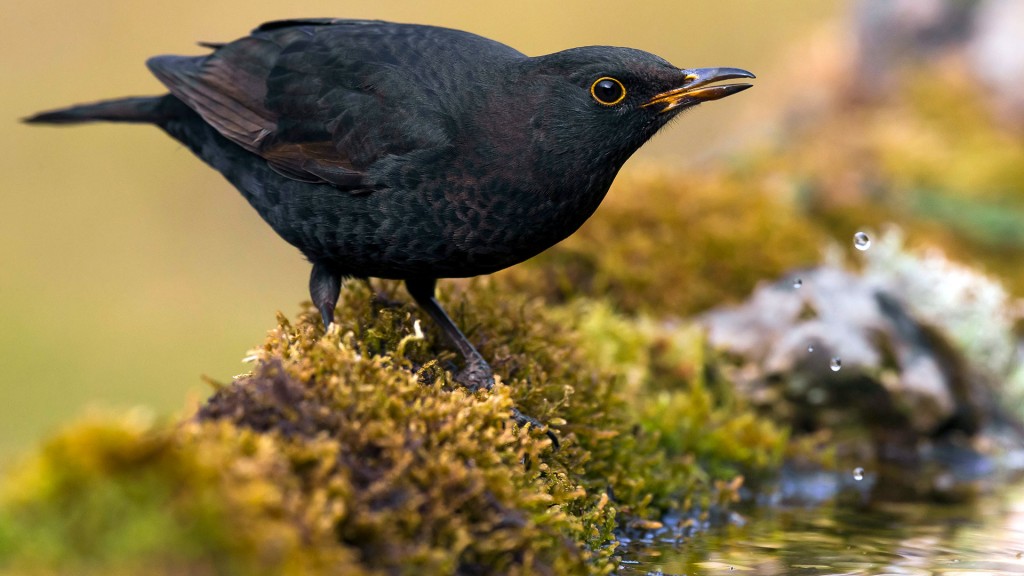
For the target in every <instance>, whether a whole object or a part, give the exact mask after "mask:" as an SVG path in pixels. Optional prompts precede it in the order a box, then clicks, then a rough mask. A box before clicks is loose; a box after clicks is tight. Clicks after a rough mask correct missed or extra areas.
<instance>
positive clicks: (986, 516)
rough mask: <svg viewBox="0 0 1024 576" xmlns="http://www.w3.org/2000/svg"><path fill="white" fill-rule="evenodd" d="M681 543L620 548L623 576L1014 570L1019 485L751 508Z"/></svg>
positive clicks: (1019, 534) (918, 575)
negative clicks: (945, 496)
mask: <svg viewBox="0 0 1024 576" xmlns="http://www.w3.org/2000/svg"><path fill="white" fill-rule="evenodd" d="M746 519H747V522H746V524H745V525H743V526H726V527H722V528H717V529H713V530H711V531H709V532H706V533H703V534H700V535H697V536H695V537H691V538H689V539H688V540H685V541H684V542H683V543H682V544H678V545H673V544H668V543H648V544H637V543H632V544H628V545H626V546H624V547H623V552H624V556H623V557H624V558H626V559H627V560H630V561H632V562H636V563H635V564H625V565H623V566H622V567H621V569H620V570H619V572H618V573H619V574H621V575H623V576H638V575H646V574H651V573H658V572H657V571H659V570H660V571H661V572H662V573H664V574H665V575H676V574H686V575H688V576H717V575H724V574H730V575H733V576H735V575H740V574H741V575H744V576H747V575H749V576H760V575H773V576H774V575H779V576H782V575H799V576H805V575H806V576H811V575H814V576H817V575H840V574H841V575H849V576H861V575H863V576H882V575H889V574H900V575H905V576H928V575H943V576H965V575H968V574H972V575H997V574H998V575H1010V574H1024V484H1018V485H1015V486H1010V487H1004V490H1003V491H1002V493H1001V494H992V495H987V496H983V497H981V498H979V499H978V500H977V501H975V502H974V503H973V504H970V505H955V506H954V505H940V504H923V503H878V504H873V505H868V506H864V507H853V506H837V505H831V506H825V507H821V508H789V509H779V508H771V509H767V508H766V509H760V510H755V511H753V512H751V513H748V514H746Z"/></svg>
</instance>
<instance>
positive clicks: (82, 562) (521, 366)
mask: <svg viewBox="0 0 1024 576" xmlns="http://www.w3.org/2000/svg"><path fill="white" fill-rule="evenodd" d="M383 288H384V290H385V291H386V293H384V294H377V295H373V294H372V293H371V291H370V290H369V289H368V287H367V285H365V284H361V283H355V284H354V285H353V286H352V287H351V288H350V289H349V290H348V291H347V292H346V298H345V304H344V305H343V306H342V308H340V309H339V311H338V318H339V325H340V326H342V327H346V328H347V329H346V330H345V331H344V332H334V331H332V332H331V333H328V334H324V333H323V330H322V328H321V327H320V326H319V322H318V321H317V318H316V314H315V313H314V312H313V311H312V310H311V309H307V310H306V311H304V312H303V313H302V314H301V315H300V317H299V319H298V321H296V322H290V321H288V320H287V319H285V318H283V317H282V318H279V325H278V327H277V328H275V329H274V330H272V331H271V332H270V334H269V336H268V338H267V340H266V342H265V344H264V345H263V346H262V347H261V348H260V349H258V350H256V351H254V352H253V354H252V356H253V359H254V362H255V368H254V370H253V371H252V373H250V374H249V375H246V376H242V377H239V378H238V379H236V381H235V382H233V383H231V384H229V385H225V386H222V387H221V388H220V389H219V390H218V391H217V392H216V393H215V394H214V396H213V397H212V398H211V399H210V400H209V401H208V402H207V403H206V404H205V405H204V406H203V407H202V408H200V410H199V411H198V413H197V414H196V415H195V416H194V417H190V418H187V419H185V420H184V421H182V422H178V423H166V424H159V425H154V424H144V423H137V422H132V421H124V420H118V419H105V420H99V421H92V422H86V423H83V424H79V425H77V426H75V427H72V428H70V429H69V430H67V431H66V432H65V433H63V434H61V435H60V436H58V437H57V438H56V439H54V440H52V441H51V442H50V443H49V444H48V445H47V446H46V447H45V448H44V449H43V450H42V451H41V452H40V453H39V454H38V455H36V456H35V457H34V458H33V459H32V460H31V461H30V462H29V463H28V464H26V465H25V466H23V467H21V468H20V471H19V472H17V473H16V474H15V475H14V476H13V477H12V480H11V482H10V484H9V487H8V490H7V492H6V495H5V500H4V503H3V507H2V512H0V573H2V572H3V570H6V571H7V573H19V574H54V573H68V572H69V571H70V572H74V573H101V572H102V573H104V574H122V573H123V574H128V573H137V572H138V571H140V570H142V569H143V568H145V571H146V572H147V573H155V574H178V573H189V574H204V573H218V574H223V573H229V574H230V573H234V574H261V573H266V574H280V573H286V574H288V573H295V574H307V573H344V574H363V573H366V574H373V573H410V574H413V573H415V574H424V573H429V574H434V573H438V574H441V573H460V574H584V573H606V572H608V571H610V570H611V569H613V567H614V564H615V559H614V557H613V552H614V545H613V542H614V533H615V531H616V529H617V528H618V529H624V530H630V529H637V530H649V529H653V528H657V527H658V526H659V523H658V520H659V519H660V518H661V517H662V515H663V514H664V513H665V512H668V511H670V510H671V511H675V512H680V511H681V512H683V514H682V516H680V517H682V518H686V519H688V520H689V521H690V522H692V521H693V520H695V519H699V517H700V515H701V514H702V513H706V511H707V510H709V509H710V507H711V506H712V505H713V504H715V503H716V502H719V501H721V502H727V501H729V500H731V499H732V498H733V497H734V496H735V490H736V489H737V488H738V486H739V482H738V481H736V478H737V475H738V474H741V473H742V474H746V475H748V476H750V477H755V478H756V477H758V476H763V475H765V474H767V473H769V472H770V471H771V470H772V469H774V468H775V467H777V466H778V463H779V460H780V457H781V451H782V447H783V444H784V442H785V439H786V435H785V434H784V433H783V432H782V431H781V430H779V429H778V428H776V427H774V426H772V425H771V424H768V423H767V422H765V421H763V420H759V419H757V418H755V417H754V416H753V415H752V414H750V413H749V412H748V411H747V409H746V408H745V406H744V405H743V403H742V402H740V401H738V400H736V399H727V400H724V401H720V400H715V396H714V395H713V394H712V388H714V387H716V386H717V384H716V383H715V382H714V381H711V380H708V379H706V378H705V373H708V370H707V366H706V364H707V358H706V357H705V354H706V350H705V346H704V343H703V337H702V334H701V333H700V332H699V331H697V330H693V329H672V330H669V329H668V328H666V327H664V326H660V325H658V324H657V323H655V322H653V321H649V320H642V319H629V318H626V317H622V316H618V315H616V314H614V313H613V312H612V311H611V309H610V308H608V307H607V306H604V305H599V304H594V303H577V304H576V305H573V306H566V307H561V308H547V307H544V306H542V305H541V304H540V303H539V302H534V301H530V300H527V299H526V298H524V297H521V296H513V295H509V294H508V293H506V292H502V291H501V289H500V287H498V286H497V285H496V284H492V283H487V282H482V281H478V282H474V283H473V284H472V285H471V286H470V289H468V290H465V291H462V290H456V291H453V292H452V293H450V294H446V295H444V296H445V297H443V298H442V299H443V300H445V301H446V305H447V307H448V308H449V309H450V310H452V311H453V314H454V316H455V317H456V321H457V322H458V323H459V324H460V325H462V326H465V327H467V328H468V331H469V334H470V338H471V339H473V340H474V341H475V342H478V343H481V351H482V352H483V353H484V355H485V356H486V357H487V358H489V359H490V360H491V362H492V364H493V366H494V367H495V369H496V371H497V372H498V373H499V374H500V375H502V376H503V377H504V381H503V382H501V383H499V384H498V385H497V386H495V388H494V389H493V390H492V391H490V392H478V393H475V394H470V393H467V392H466V391H465V390H464V389H462V388H460V387H458V386H456V385H453V384H452V382H451V380H450V375H449V374H450V371H449V370H446V369H450V368H452V367H453V366H452V360H453V357H452V355H451V353H449V352H446V351H445V349H444V348H443V347H442V346H439V345H438V342H439V339H440V335H439V334H435V333H433V332H432V331H428V332H427V333H426V334H423V333H422V332H421V331H420V327H419V324H418V318H420V317H421V316H422V313H421V312H420V311H419V310H418V309H417V308H415V307H414V306H413V305H411V304H410V303H409V302H408V301H407V300H406V299H405V298H404V297H401V298H399V296H398V290H397V288H396V285H392V284H384V285H383ZM725 398H727V396H725ZM513 405H515V406H517V407H518V408H520V409H521V410H522V411H523V412H525V413H527V414H530V415H532V416H534V417H536V418H538V419H539V420H541V421H544V422H548V423H549V424H550V425H551V429H552V431H553V432H554V433H555V434H556V435H557V437H558V438H559V440H560V443H561V448H560V449H558V450H554V449H553V447H552V443H551V440H550V439H549V438H548V437H547V436H546V435H545V434H543V433H542V432H541V431H538V430H532V429H529V428H526V429H521V428H519V427H517V426H515V425H513V424H512V422H511V421H510V420H509V411H510V409H511V407H512V406H513ZM716 485H717V488H716Z"/></svg>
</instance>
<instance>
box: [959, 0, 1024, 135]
mask: <svg viewBox="0 0 1024 576" xmlns="http://www.w3.org/2000/svg"><path fill="white" fill-rule="evenodd" d="M967 51H968V57H969V62H970V65H971V70H972V72H974V74H975V75H976V76H977V77H978V79H979V80H981V82H982V83H984V85H985V87H986V88H987V89H988V91H989V94H990V95H991V97H992V99H993V104H994V106H995V107H996V111H997V112H998V113H999V114H1000V116H1002V117H1006V118H1007V119H1009V120H1011V121H1013V122H1015V123H1016V124H1017V127H1018V128H1024V2H1020V1H1019V0H987V1H985V2H982V3H981V6H980V7H979V8H978V11H977V15H976V17H975V22H974V30H973V34H972V37H971V39H970V42H969V44H968V46H967Z"/></svg>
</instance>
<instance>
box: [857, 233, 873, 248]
mask: <svg viewBox="0 0 1024 576" xmlns="http://www.w3.org/2000/svg"><path fill="white" fill-rule="evenodd" d="M853 245H854V247H855V248H857V250H861V251H863V250H867V249H868V248H871V238H869V237H868V235H867V234H865V233H863V232H857V233H856V234H854V235H853Z"/></svg>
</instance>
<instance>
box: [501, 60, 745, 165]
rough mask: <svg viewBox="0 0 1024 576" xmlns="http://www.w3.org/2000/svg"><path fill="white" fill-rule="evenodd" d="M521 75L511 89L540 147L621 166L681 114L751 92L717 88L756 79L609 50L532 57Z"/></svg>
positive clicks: (736, 87) (728, 70)
mask: <svg viewBox="0 0 1024 576" xmlns="http://www.w3.org/2000/svg"><path fill="white" fill-rule="evenodd" d="M524 72H525V74H524V75H523V77H522V78H521V82H520V85H519V86H517V87H515V88H512V89H513V90H525V91H528V92H529V93H528V94H523V96H522V98H523V99H524V100H525V101H526V103H527V104H528V108H529V109H530V110H531V111H532V112H531V113H532V117H531V123H532V127H533V128H534V130H533V131H534V133H535V134H537V135H538V137H540V138H543V139H544V142H542V143H539V144H541V145H542V146H543V147H545V148H548V149H549V151H550V152H551V153H553V154H557V155H563V156H577V157H580V158H583V157H589V158H592V159H594V160H597V161H598V162H605V163H613V164H614V163H617V164H618V165H621V164H622V163H623V162H625V160H626V159H627V158H629V156H630V155H631V154H632V153H633V152H635V151H636V149H637V148H639V147H640V146H641V145H642V144H643V143H644V142H646V141H647V140H648V139H649V138H650V137H651V136H653V135H654V134H655V133H656V132H657V131H658V130H659V129H661V128H662V127H663V126H665V124H667V123H668V122H669V120H671V119H672V118H674V117H675V116H677V115H678V114H679V113H680V112H682V111H683V110H686V109H689V108H692V107H694V106H696V105H698V104H701V103H703V102H708V101H711V100H718V99H720V98H724V97H726V96H729V95H732V94H736V93H737V92H741V91H743V90H746V89H747V88H750V86H751V85H750V84H718V82H720V81H723V80H732V79H737V78H754V75H753V74H751V73H750V72H747V71H746V70H740V69H738V68H692V69H685V68H683V69H681V68H678V67H675V66H673V65H671V64H669V63H668V62H667V61H665V60H664V59H662V58H659V57H658V56H655V55H654V54H650V53H648V52H644V51H641V50H634V49H631V48H616V47H610V46H588V47H583V48H573V49H570V50H565V51H563V52H557V53H554V54H549V55H547V56H540V57H537V58H531V59H530V62H529V63H527V65H526V67H525V70H524ZM527 78H529V79H530V81H529V82H527V81H526V79H527ZM523 112H526V110H523ZM615 169H616V170H617V169H618V167H617V166H616V168H615Z"/></svg>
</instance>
